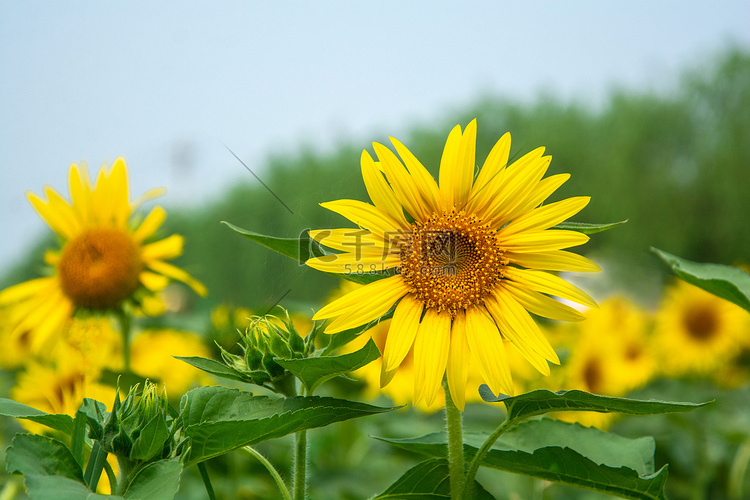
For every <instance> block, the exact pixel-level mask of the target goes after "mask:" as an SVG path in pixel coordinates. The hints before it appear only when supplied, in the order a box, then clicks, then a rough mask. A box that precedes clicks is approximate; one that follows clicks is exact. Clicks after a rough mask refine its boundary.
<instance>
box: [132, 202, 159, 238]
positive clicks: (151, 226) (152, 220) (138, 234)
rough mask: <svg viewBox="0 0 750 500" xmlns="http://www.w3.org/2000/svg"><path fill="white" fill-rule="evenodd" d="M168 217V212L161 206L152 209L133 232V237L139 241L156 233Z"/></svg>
mask: <svg viewBox="0 0 750 500" xmlns="http://www.w3.org/2000/svg"><path fill="white" fill-rule="evenodd" d="M166 219H167V212H166V210H164V209H163V208H162V207H160V206H156V207H154V208H152V209H151V211H150V212H149V214H148V215H147V216H146V218H145V219H143V222H141V225H140V226H138V229H136V230H135V232H133V239H134V240H135V241H137V242H138V243H142V242H143V240H145V239H146V238H148V237H149V236H151V235H152V234H154V233H155V232H156V231H157V230H158V229H159V228H160V227H161V225H162V224H163V223H164V221H165V220H166Z"/></svg>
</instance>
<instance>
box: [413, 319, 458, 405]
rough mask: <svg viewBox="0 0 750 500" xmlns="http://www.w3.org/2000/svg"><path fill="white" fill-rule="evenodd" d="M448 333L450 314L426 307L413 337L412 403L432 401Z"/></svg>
mask: <svg viewBox="0 0 750 500" xmlns="http://www.w3.org/2000/svg"><path fill="white" fill-rule="evenodd" d="M450 333H451V317H450V314H448V313H447V312H443V313H440V314H438V313H437V312H435V309H433V308H430V309H427V311H426V312H425V315H424V318H422V322H421V323H420V324H419V328H418V329H417V336H416V338H415V339H414V404H417V403H418V402H420V401H422V400H424V402H425V404H426V405H427V406H430V405H431V404H432V403H434V402H435V397H436V396H437V393H438V390H439V389H440V382H441V381H442V380H443V375H444V374H445V367H446V364H447V362H448V351H449V350H450Z"/></svg>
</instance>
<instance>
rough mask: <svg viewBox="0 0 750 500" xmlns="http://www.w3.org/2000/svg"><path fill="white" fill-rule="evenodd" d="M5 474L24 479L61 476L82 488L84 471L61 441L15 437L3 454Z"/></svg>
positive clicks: (34, 436)
mask: <svg viewBox="0 0 750 500" xmlns="http://www.w3.org/2000/svg"><path fill="white" fill-rule="evenodd" d="M6 462H7V463H6V466H5V468H6V470H7V471H8V472H10V473H11V474H13V473H19V474H23V475H24V476H27V477H28V476H62V477H67V478H69V479H73V480H74V481H79V482H81V484H83V471H82V470H81V466H80V465H78V462H76V459H75V458H74V457H73V454H72V453H70V450H68V448H67V447H66V446H65V445H64V444H63V443H62V442H60V441H58V440H57V439H55V438H51V437H48V436H39V435H36V434H16V436H15V437H14V438H13V441H12V442H11V446H10V448H8V451H7V453H6Z"/></svg>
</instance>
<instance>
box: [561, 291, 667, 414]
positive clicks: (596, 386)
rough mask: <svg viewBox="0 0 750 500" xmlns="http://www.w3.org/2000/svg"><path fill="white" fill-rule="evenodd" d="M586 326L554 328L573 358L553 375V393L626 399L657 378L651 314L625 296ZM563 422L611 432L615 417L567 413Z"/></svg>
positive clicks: (591, 317) (609, 301) (594, 315)
mask: <svg viewBox="0 0 750 500" xmlns="http://www.w3.org/2000/svg"><path fill="white" fill-rule="evenodd" d="M586 318H587V319H586V321H584V322H581V323H576V324H566V325H558V326H555V327H552V328H551V330H552V332H551V333H550V338H552V339H553V344H554V345H555V346H557V347H560V349H561V350H565V351H567V352H568V353H569V354H568V355H567V357H566V359H565V363H564V364H563V366H562V367H561V368H559V369H557V370H555V373H554V374H553V375H552V377H551V378H550V380H549V381H548V386H549V387H550V388H551V389H553V390H561V389H563V390H572V389H579V390H582V391H586V392H590V393H594V394H601V395H604V396H625V395H627V394H628V393H630V392H631V391H633V390H635V389H638V388H641V387H643V386H645V385H646V384H647V383H649V382H650V381H651V380H653V378H654V377H655V376H656V374H657V362H658V360H657V358H656V357H655V356H654V353H653V352H652V349H651V347H650V343H649V333H650V329H651V323H652V320H651V317H650V315H649V313H648V312H647V311H646V310H644V309H642V308H640V307H639V306H638V305H637V304H635V303H633V302H632V301H631V300H629V299H627V298H625V297H614V298H610V299H607V300H605V301H603V302H602V303H601V304H600V305H599V309H591V310H589V311H588V312H587V313H586ZM558 417H559V418H561V419H563V420H570V421H577V422H580V423H582V424H584V425H593V426H596V427H600V428H606V427H608V426H609V424H610V423H611V422H612V419H613V418H614V414H611V413H596V412H563V413H561V414H559V415H558Z"/></svg>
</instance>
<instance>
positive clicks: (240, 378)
mask: <svg viewBox="0 0 750 500" xmlns="http://www.w3.org/2000/svg"><path fill="white" fill-rule="evenodd" d="M174 357H175V358H176V359H179V360H180V361H184V362H185V363H187V364H189V365H191V366H194V367H196V368H198V369H199V370H203V371H204V372H206V373H210V374H211V375H215V376H217V377H222V378H226V379H229V380H236V381H237V382H247V383H252V379H250V377H246V376H244V375H243V374H242V373H240V372H238V371H237V370H234V369H232V368H230V367H228V366H227V365H225V364H224V363H222V362H220V361H216V360H214V359H207V358H201V357H198V356H185V357H183V356H174Z"/></svg>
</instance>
